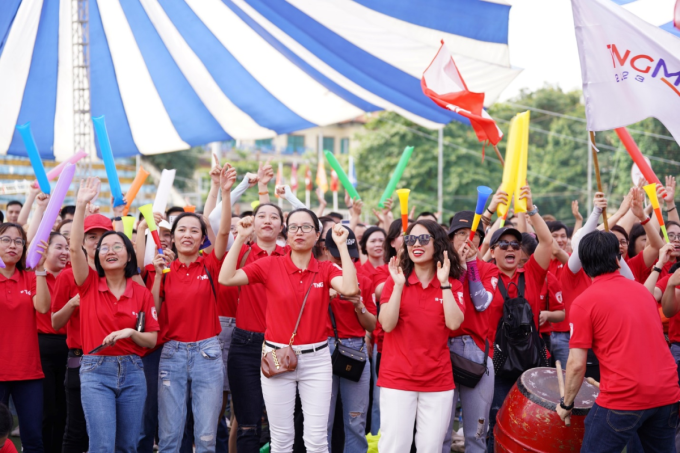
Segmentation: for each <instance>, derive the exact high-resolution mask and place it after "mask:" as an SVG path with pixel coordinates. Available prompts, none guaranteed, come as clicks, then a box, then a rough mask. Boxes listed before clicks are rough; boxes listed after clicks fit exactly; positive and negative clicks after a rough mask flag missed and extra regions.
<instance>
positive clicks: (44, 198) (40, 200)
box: [35, 192, 50, 211]
mask: <svg viewBox="0 0 680 453" xmlns="http://www.w3.org/2000/svg"><path fill="white" fill-rule="evenodd" d="M49 201H50V196H49V195H47V194H44V193H42V192H40V193H39V194H38V196H37V197H36V199H35V202H36V204H37V205H38V207H39V208H40V209H41V210H43V211H44V210H45V209H47V204H48V203H49Z"/></svg>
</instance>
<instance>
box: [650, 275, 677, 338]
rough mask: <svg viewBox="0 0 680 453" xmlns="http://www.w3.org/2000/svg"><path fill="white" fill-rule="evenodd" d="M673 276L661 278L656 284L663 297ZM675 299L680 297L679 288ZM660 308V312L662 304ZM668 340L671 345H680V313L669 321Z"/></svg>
mask: <svg viewBox="0 0 680 453" xmlns="http://www.w3.org/2000/svg"><path fill="white" fill-rule="evenodd" d="M671 275H672V274H671ZM671 275H666V276H665V277H664V278H661V279H659V281H657V282H656V287H657V288H659V289H660V290H661V294H662V295H663V293H664V292H665V291H666V287H667V286H668V280H670V278H671ZM675 297H676V298H677V297H680V294H679V293H678V289H677V288H676V289H675ZM658 306H659V310H661V308H660V307H661V304H658ZM668 339H669V340H670V342H671V343H680V313H677V314H676V315H675V316H673V317H672V318H670V319H669V320H668Z"/></svg>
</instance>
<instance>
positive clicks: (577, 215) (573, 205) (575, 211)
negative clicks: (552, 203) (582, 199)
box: [571, 200, 583, 222]
mask: <svg viewBox="0 0 680 453" xmlns="http://www.w3.org/2000/svg"><path fill="white" fill-rule="evenodd" d="M571 213H572V214H573V215H574V218H575V219H576V220H577V221H579V222H582V221H583V216H582V215H581V213H580V212H578V200H574V201H572V202H571Z"/></svg>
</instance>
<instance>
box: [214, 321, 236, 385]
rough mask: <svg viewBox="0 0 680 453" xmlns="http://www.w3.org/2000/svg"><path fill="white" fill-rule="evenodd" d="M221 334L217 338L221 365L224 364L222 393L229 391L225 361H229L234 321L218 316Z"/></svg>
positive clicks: (234, 326)
mask: <svg viewBox="0 0 680 453" xmlns="http://www.w3.org/2000/svg"><path fill="white" fill-rule="evenodd" d="M220 325H221V326H222V332H220V335H219V336H218V338H219V340H220V345H221V347H222V363H223V364H224V386H223V391H225V392H228V391H229V377H228V376H227V360H228V359H229V349H231V338H232V336H233V335H234V329H235V328H236V319H234V318H227V317H225V316H220Z"/></svg>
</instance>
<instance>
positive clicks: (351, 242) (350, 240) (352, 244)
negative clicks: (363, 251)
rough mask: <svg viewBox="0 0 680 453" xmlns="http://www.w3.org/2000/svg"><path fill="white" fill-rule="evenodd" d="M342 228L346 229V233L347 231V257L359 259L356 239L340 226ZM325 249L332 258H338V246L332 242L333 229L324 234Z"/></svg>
mask: <svg viewBox="0 0 680 453" xmlns="http://www.w3.org/2000/svg"><path fill="white" fill-rule="evenodd" d="M342 227H343V228H347V231H349V236H347V251H348V252H349V256H351V257H352V258H359V244H358V243H357V237H356V236H355V235H354V232H353V231H352V230H351V229H349V228H348V227H347V226H345V225H342ZM326 248H327V249H328V251H329V252H331V255H332V256H334V257H335V258H340V250H338V246H337V245H336V244H335V241H334V240H333V228H330V229H329V230H328V232H327V233H326Z"/></svg>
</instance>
